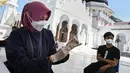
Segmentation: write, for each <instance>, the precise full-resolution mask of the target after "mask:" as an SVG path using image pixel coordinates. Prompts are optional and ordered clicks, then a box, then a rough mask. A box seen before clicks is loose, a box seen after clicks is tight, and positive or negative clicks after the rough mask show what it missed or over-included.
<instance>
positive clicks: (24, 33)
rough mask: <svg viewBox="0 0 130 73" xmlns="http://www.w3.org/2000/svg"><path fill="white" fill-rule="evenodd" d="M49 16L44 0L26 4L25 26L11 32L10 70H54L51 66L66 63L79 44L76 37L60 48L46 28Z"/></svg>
mask: <svg viewBox="0 0 130 73" xmlns="http://www.w3.org/2000/svg"><path fill="white" fill-rule="evenodd" d="M50 15H51V11H50V10H49V9H48V8H47V7H46V6H45V5H44V4H43V3H41V2H37V1H34V2H30V3H27V4H26V5H25V6H24V9H23V12H22V17H21V23H22V25H23V27H21V28H17V29H15V30H13V31H12V32H11V34H10V36H9V38H8V41H7V44H6V48H5V49H6V56H7V61H6V62H5V65H6V66H7V68H8V69H9V71H10V72H11V73H53V71H52V68H51V66H52V65H54V64H60V63H64V62H66V61H67V60H68V59H69V51H70V50H72V49H73V48H75V47H76V46H79V45H80V44H79V42H78V40H77V38H76V37H75V38H73V39H71V40H70V41H68V42H67V44H66V45H65V46H63V47H61V48H60V49H59V50H58V51H57V50H56V45H55V41H54V37H53V34H52V32H51V31H50V30H48V29H45V28H44V25H46V22H47V21H48V19H49V17H50Z"/></svg>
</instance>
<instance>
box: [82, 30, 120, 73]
mask: <svg viewBox="0 0 130 73" xmlns="http://www.w3.org/2000/svg"><path fill="white" fill-rule="evenodd" d="M113 38H114V35H113V34H112V33H111V32H106V33H105V34H104V40H105V41H106V45H102V46H99V48H98V50H97V60H98V61H97V62H95V63H91V64H90V65H89V66H87V67H86V68H84V73H95V72H96V71H98V70H99V71H100V72H101V73H116V70H115V66H116V65H117V64H118V61H119V59H120V51H119V49H118V48H116V47H115V46H113V45H112V41H113Z"/></svg>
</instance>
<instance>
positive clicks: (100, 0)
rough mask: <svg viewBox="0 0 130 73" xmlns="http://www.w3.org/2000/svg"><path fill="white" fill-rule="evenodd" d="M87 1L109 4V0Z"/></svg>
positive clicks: (87, 0) (88, 0)
mask: <svg viewBox="0 0 130 73" xmlns="http://www.w3.org/2000/svg"><path fill="white" fill-rule="evenodd" d="M85 1H86V2H90V1H94V2H101V3H105V4H107V5H108V1H107V0H85Z"/></svg>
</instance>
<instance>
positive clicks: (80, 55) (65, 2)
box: [0, 0, 130, 73]
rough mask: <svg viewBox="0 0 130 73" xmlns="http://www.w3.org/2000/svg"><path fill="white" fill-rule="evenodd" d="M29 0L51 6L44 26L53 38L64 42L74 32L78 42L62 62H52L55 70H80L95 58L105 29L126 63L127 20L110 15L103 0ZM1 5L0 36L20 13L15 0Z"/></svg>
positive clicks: (129, 56)
mask: <svg viewBox="0 0 130 73" xmlns="http://www.w3.org/2000/svg"><path fill="white" fill-rule="evenodd" d="M29 1H30V2H31V1H41V2H43V3H45V4H46V5H47V6H48V7H49V8H50V9H51V11H52V14H51V18H50V19H49V22H48V25H47V26H46V28H47V29H50V30H52V32H53V35H54V38H55V41H56V42H59V43H63V44H64V43H66V42H67V41H69V39H70V38H72V37H73V36H74V35H77V36H78V39H79V42H81V43H82V45H81V46H79V47H76V48H75V49H73V50H72V51H71V52H70V58H69V60H68V61H67V62H66V63H63V64H60V65H54V66H53V69H54V72H55V73H61V71H62V73H83V68H85V67H86V66H87V65H88V64H90V63H91V62H94V61H96V49H97V48H98V46H99V45H101V44H105V42H104V39H103V34H104V33H105V32H107V31H111V32H112V33H114V35H115V39H114V41H115V42H114V43H113V44H114V45H115V46H116V47H118V48H119V49H120V51H121V55H122V57H121V61H123V64H125V63H127V64H128V63H129V64H130V34H128V33H129V32H130V22H123V21H121V20H120V19H118V18H116V17H114V16H113V14H114V12H113V11H112V10H111V9H110V8H109V4H108V1H107V0H29ZM4 6H5V10H4V13H3V16H2V18H1V21H0V40H4V39H6V38H7V37H8V36H9V33H10V32H11V27H12V26H14V24H16V22H17V24H19V21H20V16H21V14H20V13H18V12H17V9H16V8H17V7H18V0H8V1H7V3H6V4H5V5H4ZM19 27H20V26H19ZM124 62H125V63H124ZM129 66H130V65H129Z"/></svg>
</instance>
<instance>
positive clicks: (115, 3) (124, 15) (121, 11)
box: [108, 0, 130, 21]
mask: <svg viewBox="0 0 130 73" xmlns="http://www.w3.org/2000/svg"><path fill="white" fill-rule="evenodd" d="M108 3H109V7H110V8H111V9H112V10H113V11H114V16H116V17H117V18H119V19H121V20H123V21H130V9H129V7H130V0H108Z"/></svg>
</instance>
